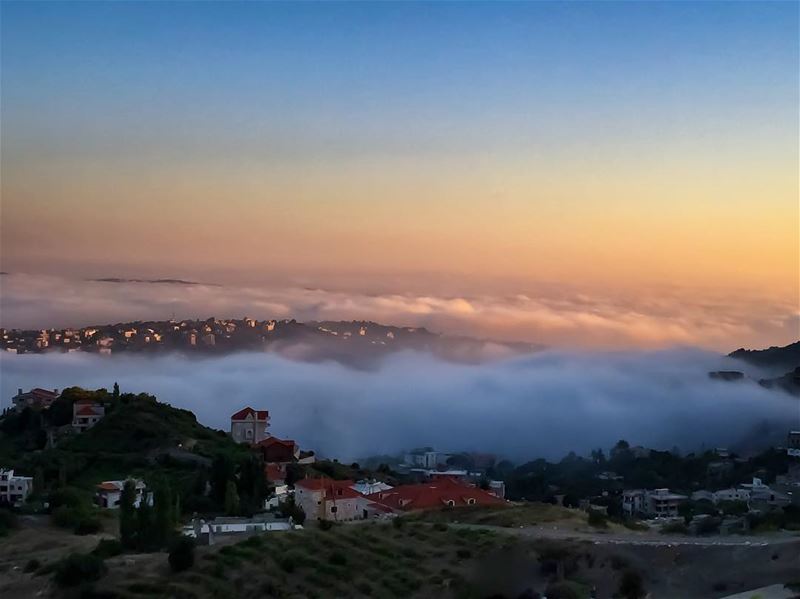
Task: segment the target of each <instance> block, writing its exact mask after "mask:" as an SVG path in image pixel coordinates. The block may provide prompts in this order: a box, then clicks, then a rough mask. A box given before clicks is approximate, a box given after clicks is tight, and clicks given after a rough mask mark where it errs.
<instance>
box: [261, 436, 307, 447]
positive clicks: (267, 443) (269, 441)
mask: <svg viewBox="0 0 800 599" xmlns="http://www.w3.org/2000/svg"><path fill="white" fill-rule="evenodd" d="M256 445H258V446H260V447H271V446H272V445H285V446H286V447H291V448H292V449H294V447H295V446H296V445H297V443H295V442H294V440H293V439H278V437H267V438H266V439H263V440H262V441H259V442H258V443H256Z"/></svg>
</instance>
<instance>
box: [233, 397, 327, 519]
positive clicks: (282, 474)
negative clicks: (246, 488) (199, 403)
mask: <svg viewBox="0 0 800 599" xmlns="http://www.w3.org/2000/svg"><path fill="white" fill-rule="evenodd" d="M269 426H270V416H269V411H267V410H254V409H253V408H251V407H249V406H248V407H246V408H242V409H241V410H239V411H238V412H236V413H235V414H233V415H231V432H230V434H231V437H232V438H233V440H234V441H236V442H237V443H247V444H249V445H250V446H251V447H252V448H253V449H254V450H255V451H258V452H259V453H260V454H261V457H262V458H263V460H264V475H265V476H266V479H267V480H268V481H269V482H270V483H272V485H273V488H274V489H273V493H272V496H271V497H269V498H268V499H267V500H266V502H265V505H264V507H265V509H274V508H276V507H278V506H279V505H280V504H281V503H283V502H284V501H286V500H287V499H288V498H289V497H290V490H289V486H288V485H287V484H286V470H287V467H288V466H289V465H290V464H313V463H314V461H315V459H316V458H315V456H314V452H310V451H301V450H300V446H299V445H298V444H297V443H296V442H295V441H294V440H293V439H280V438H278V437H276V436H274V435H272V434H271V433H270V432H269Z"/></svg>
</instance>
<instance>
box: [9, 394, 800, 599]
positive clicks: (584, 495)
mask: <svg viewBox="0 0 800 599" xmlns="http://www.w3.org/2000/svg"><path fill="white" fill-rule="evenodd" d="M279 427H280V423H273V422H272V419H271V416H270V413H269V410H267V409H264V407H263V406H258V407H256V408H253V407H249V406H247V407H243V408H241V409H238V410H236V411H234V412H233V413H232V414H231V415H230V425H229V429H228V430H227V431H215V430H213V429H209V428H206V427H204V426H202V425H201V424H200V423H198V422H197V420H196V418H195V416H194V415H193V414H192V413H191V412H188V411H186V410H178V409H175V408H172V407H170V406H169V405H168V404H165V403H161V402H159V401H158V400H157V399H156V398H154V397H152V396H150V395H147V394H131V393H123V392H121V390H120V389H119V387H118V386H117V385H116V384H115V385H114V386H113V388H112V390H111V391H108V390H106V389H98V390H95V391H89V390H85V389H81V388H77V387H71V388H67V389H64V390H58V389H41V388H36V389H31V390H27V391H26V390H23V389H19V390H18V393H17V394H16V395H15V396H14V397H13V398H12V407H11V408H10V409H8V410H7V411H6V412H4V413H3V415H2V417H1V418H0V505H1V506H3V508H0V509H2V511H0V514H2V518H1V519H0V524H1V525H2V526H0V531H2V532H0V534H2V533H5V534H7V535H11V537H10V538H11V539H14V538H16V539H22V538H24V535H23V533H25V534H27V535H28V536H32V537H35V536H36V535H38V534H41V531H42V530H48V529H42V528H41V525H38V526H39V528H36V529H30V528H24V527H25V526H27V525H26V524H25V523H26V522H28V521H29V520H28V519H31V518H32V519H34V520H31V522H33V521H42V522H48V523H49V524H48V526H49V527H52V530H53V531H63V532H61V533H59V534H62V535H67V536H68V538H69V535H72V538H75V539H79V540H81V539H89V538H96V539H98V541H97V542H98V543H99V544H98V547H97V548H95V549H96V550H95V551H92V552H89V553H85V552H83V553H82V552H80V551H78V552H73V553H71V554H68V555H65V556H62V557H59V558H58V559H55V558H52V557H51V556H48V558H47V559H48V563H47V564H46V565H45V564H44V563H42V559H40V558H39V557H36V558H31V559H35V560H36V561H35V562H31V563H29V564H24V566H25V567H26V568H28V569H30V571H31V572H32V573H33V574H36V573H37V572H39V570H42V575H45V574H53V577H52V581H53V584H54V585H55V586H52V588H51V587H48V588H50V590H52V591H53V592H55V593H58V592H61V591H60V590H59V589H64V588H66V589H69V588H73V587H75V585H77V586H79V587H81V588H83V587H85V586H86V580H84V578H85V576H84V574H82V572H84V570H86V569H89V570H91V572H90V574H87V575H86V576H88V577H89V578H88V579H87V580H91V579H95V580H98V581H99V580H101V579H103V580H104V581H105V583H103V584H108V585H112V586H114V585H117V582H114V581H115V580H116V578H115V577H114V575H109V576H108V577H106V575H105V573H106V571H107V570H108V569H109V568H111V570H112V574H113V572H116V571H117V570H116V568H117V566H118V563H117V562H116V561H114V560H115V559H117V558H116V557H115V556H117V555H122V556H125V555H147V556H155V555H158V554H159V553H161V552H165V551H166V552H167V557H168V558H169V560H168V561H169V563H170V567H171V568H172V569H173V571H174V572H175V573H177V572H181V571H183V570H185V569H191V568H192V567H193V566H192V565H191V564H193V563H194V560H195V557H194V554H195V551H200V549H199V548H201V547H207V548H208V549H207V550H206V551H211V552H212V553H208V554H207V555H209V556H216V555H220V556H226V555H229V554H230V551H233V550H232V549H231V547H232V545H231V543H234V544H235V545H233V546H238V545H239V544H240V543H246V544H248V545H246V546H248V547H251V548H252V547H256V546H261V544H262V543H264V542H265V541H263V540H261V538H262V537H261V536H260V535H266V537H265V538H274V539H276V540H275V541H274V542H275V543H276V544H278V545H281V546H283V544H284V543H295V542H305V541H302V540H303V539H316V538H317V537H316V536H314V535H317V534H332V535H334V536H332V537H331V539H334V538H338V539H339V541H337V543H341V542H344V541H343V539H344V537H342V538H340V537H337V536H336V535H337V534H339V533H335V532H334V530H333V529H338V527H345V528H343V529H342V531H343V532H342V533H341V534H342V535H345V536H346V533H345V531H346V530H349V527H364V526H367V527H370V528H362V530H364V531H367V530H373V528H371V527H373V526H374V527H377V528H375V529H374V530H375V531H391V532H386V533H385V534H390V535H395V534H406V533H404V532H402V531H403V530H415V531H417V532H415V533H414V534H415V535H416V534H419V535H422V536H423V537H425V536H426V535H440V534H442V535H445V536H446V539H451V538H456V537H451V536H447V535H450V534H451V533H450V532H448V531H451V527H453V526H467V527H468V528H466V529H463V531H462V532H463V534H467V533H469V534H472V533H471V532H470V531H471V530H473V529H471V528H469V527H471V526H476V527H477V528H475V529H474V531H475V533H474V534H479V532H478V531H480V534H483V533H484V530H485V531H486V534H488V533H489V532H491V531H500V532H491V534H492V535H494V534H501V533H502V531H503V530H515V529H519V530H521V531H530V534H535V535H539V536H542V538H550V539H551V541H549V542H556V541H553V540H552V537H553V535H555V538H556V539H559V541H558V542H564V539H565V538H572V536H575V537H576V538H583V539H598V538H600V539H602V537H603V535H609V534H612V535H623V541H622V542H634V540H635V539H636V538H640V539H651V540H650V541H648V542H654V541H652V539H653V538H654V537H653V536H652V535H655V538H670V539H673V540H672V541H670V542H676V543H683V542H684V541H681V540H680V539H687V541H685V542H687V543H689V542H691V543H700V544H703V543H705V541H704V540H703V539H708V538H711V539H714V538H717V539H730V538H735V537H736V536H737V535H738V536H748V535H751V536H752V535H770V534H779V535H786V534H789V535H791V534H794V533H792V532H791V531H797V530H800V431H790V432H788V434H787V442H786V446H785V447H781V448H773V449H770V450H768V451H766V452H763V453H761V454H758V455H755V456H750V457H740V456H737V455H735V454H733V453H731V452H729V451H728V450H726V449H724V448H716V449H713V450H709V451H705V452H703V453H702V454H688V455H685V456H682V455H680V454H679V453H678V452H677V451H673V452H664V451H655V450H651V449H648V448H644V447H639V446H630V445H629V444H628V443H626V442H625V441H619V442H618V443H617V444H616V445H615V446H614V447H612V448H610V449H609V450H608V451H607V452H606V451H604V450H602V449H598V450H596V451H593V452H592V454H591V455H590V456H587V457H579V456H576V455H575V454H570V455H568V456H566V457H565V458H564V459H562V460H561V461H559V462H556V463H550V462H547V461H545V460H541V459H538V460H533V461H531V462H527V463H525V464H521V465H514V464H512V463H511V462H509V461H508V460H504V459H502V458H498V457H497V456H494V455H491V454H479V453H472V452H463V451H437V450H435V449H434V448H432V447H425V448H418V449H412V450H409V451H407V452H405V453H403V454H401V455H397V456H378V457H373V458H370V457H366V458H365V459H364V460H361V461H360V463H351V464H345V463H340V462H338V461H337V460H336V459H335V458H333V457H330V456H319V455H317V454H316V453H315V451H314V450H313V448H303V447H301V445H300V444H299V443H298V442H297V441H296V440H294V439H288V438H284V437H283V436H278V435H277V434H276V433H277V432H278V430H277V429H279ZM546 522H553V523H554V524H555V526H553V527H552V529H550V528H549V527H548V528H547V529H542V528H541V526H542V523H546ZM386 526H388V528H384V527H386ZM420 526H421V527H422V528H419V527H420ZM21 527H23V529H22V530H18V531H17V532H15V529H20V528H21ZM409 527H410V528H409ZM456 530H457V529H455V528H453V529H452V531H456ZM26 531H27V532H26ZM770 531H773V532H770ZM776 531H778V532H776ZM780 531H783V532H780ZM48 534H54V533H48ZM382 534H383V533H382ZM282 535H289V536H282ZM307 535H312V536H310V537H309V536H307ZM631 535H633V536H632V537H631ZM636 535H639V536H638V537H637V536H636ZM487 538H489V537H487ZM491 538H494V537H491ZM514 538H516V537H514ZM537 538H538V537H537ZM765 538H772V537H769V536H767V537H765ZM778 538H780V539H784V540H782V541H780V542H781V543H783V542H785V538H786V537H783V536H781V537H778ZM253 539H255V540H253ZM286 539H298V540H297V541H287V540H286ZM446 539H444V538H443V539H441V540H442V542H445V541H446ZM624 539H629V540H628V541H625V540H624ZM630 539H634V540H630ZM675 539H677V540H675ZM688 539H701V540H700V541H688ZM266 542H267V543H269V541H266ZM724 542H726V543H727V542H729V541H724ZM748 542H749V541H748ZM70 543H71V542H67V545H69V544H70ZM80 543H81V544H80V546H85V544H82V543H83V542H82V541H80ZM475 543H477V545H475ZM481 543H482V541H480V540H479V539H477V538H476V539H472V540H468V541H466V542H465V544H462V546H461V547H460V549H457V550H456V554H457V555H456V561H457V563H458V564H460V566H459V567H463V568H467V564H469V563H471V561H470V560H473V559H477V557H476V556H478V555H479V554H480V552H479V551H477V548H478V547H479V546H480V547H484V545H482V544H481ZM490 545H491V543H488V542H487V543H486V544H485V547H489V546H490ZM670 546H671V545H670ZM101 547H102V549H101ZM195 548H198V549H195ZM217 551H220V552H221V553H219V554H217V553H216V552H217ZM354 551H355V550H354ZM398 551H401V550H400V549H398ZM402 551H408V552H409V555H411V554H412V553H414V552H417V551H418V549H416V548H411V546H409V547H407V548H406V549H403V550H402ZM538 551H539V552H540V553H539V554H537V555H540V558H539V559H540V561H541V560H542V559H545V558H542V557H541V551H543V550H542V549H541V548H540V549H539V550H538ZM104 552H110V553H111V554H112V555H108V556H107V555H105V553H104ZM203 555H206V554H203ZM354 555H355V554H352V555H350V557H348V554H347V552H344V554H343V557H342V558H331V559H333V560H334V561H338V562H341V563H338V564H331V566H330V567H332V568H334V569H335V570H336V571H337V572H339V570H341V569H342V568H345V565H346V564H348V563H351V562H352V560H353V559H355V558H354V557H353V556H354ZM559 555H561V554H559ZM565 555H566V554H565ZM8 559H12V558H8ZM129 559H131V558H129ZM141 559H144V558H141ZM147 559H148V560H149V559H150V558H147ZM209 559H212V557H209ZM214 559H216V558H214ZM225 559H228V558H225ZM274 559H275V560H277V561H276V563H277V565H278V566H279V567H280V568H282V569H283V570H282V571H283V575H282V578H281V580H284V579H285V580H284V583H285V585H288V587H292V588H295V587H294V586H293V585H295V586H296V585H298V584H299V585H300V586H301V587H302V586H303V585H304V584H306V585H307V584H308V580H306V579H302V580H304V581H305V582H298V580H299V579H298V578H297V576H296V575H295V570H298V571H305V570H304V569H303V567H302V560H300V561H297V560H298V559H299V558H296V559H295V561H297V563H293V564H292V565H289V564H288V563H286V562H284V561H281V560H282V559H283V558H281V557H280V556H278V555H276V556H275V558H274ZM359 559H362V558H359ZM363 559H367V558H366V557H363ZM548 559H549V558H548ZM554 559H555V558H554ZM564 559H566V558H558V559H555V562H556V563H555V566H554V567H555V570H549V569H548V568H550V566H547V567H546V568H545V567H544V566H543V569H542V571H541V572H539V574H537V575H536V577H534V578H533V579H531V580H532V581H534V582H535V580H539V581H540V583H536V584H534V582H531V581H529V582H528V583H527V586H526V588H529V590H531V592H532V593H533V592H537V593H539V592H546V590H547V589H548V588H549V589H550V593H549V594H548V595H547V596H548V597H549V596H556V597H559V596H565V597H571V595H568V594H565V595H559V594H557V593H558V592H559V591H558V589H559V588H561V587H564V588H572V587H575V586H576V585H578V584H579V583H578V582H577V581H579V580H583V579H585V580H595V578H596V580H595V583H593V585H590V586H592V587H596V588H589V587H586V588H587V589H588V591H587V592H591V593H594V595H593V596H609V597H610V596H611V594H612V593H618V594H617V596H622V597H644V594H639V591H638V590H637V589H643V588H644V587H645V586H646V585H647V584H649V583H651V582H652V581H650V579H649V576H650V573H649V572H648V570H647V568H646V567H644V566H642V567H633V566H630V567H629V566H625V567H620V568H618V570H619V571H618V572H617V571H615V572H614V574H613V575H605V576H599V574H597V573H593V572H589V571H588V570H585V568H586V566H581V568H582V569H581V571H582V572H583V573H584V575H583V578H581V577H576V574H575V571H573V570H574V567H573V566H569V565H568V564H567V563H566V562H564V561H563V560H564ZM342 560H344V561H342ZM348 560H350V561H348ZM545 561H546V560H545ZM173 562H174V563H173ZM147 563H150V562H149V561H148V562H147ZM185 563H189V565H185ZM220 563H222V562H220ZM547 563H550V562H549V561H548V562H547ZM115 564H116V565H115ZM182 564H184V565H185V567H184V565H182ZM0 565H2V552H0ZM778 565H779V566H780V564H778ZM215 567H217V568H223V570H219V571H216V570H215V572H217V574H214V576H218V577H222V578H225V577H226V576H228V575H229V572H228V571H227V570H224V566H215ZM408 567H411V565H410V564H409V566H408ZM565 567H566V568H567V570H566V571H565V570H563V568H565ZM575 567H577V566H575ZM770 567H771V568H772V567H777V566H775V565H771V566H770ZM337 568H338V569H337ZM571 569H572V570H571ZM75 572H78V573H79V574H75ZM570 572H571V574H570ZM340 574H341V573H340ZM341 575H343V576H344V574H341ZM452 576H453V578H452V579H451V578H448V577H443V576H440V577H439V578H431V579H430V580H429V581H428V583H430V584H432V585H433V587H430V586H429V585H428V583H425V585H426V586H425V588H428V590H431V588H433V589H435V588H448V589H449V588H451V587H450V586H449V585H451V584H452V585H455V586H458V585H459V584H461V585H467V586H469V584H472V583H470V582H469V580H467V579H468V578H469V576H468V575H467V572H466V570H464V571H463V572H461V573H460V574H453V575H452ZM465 576H466V579H465V578H464V577H465ZM765 576H766V574H765ZM593 577H594V578H593ZM440 579H441V580H440ZM1 580H2V578H0V581H1ZM38 580H39V579H38V578H37V577H36V576H33V578H31V577H27V578H25V577H22V575H20V578H19V579H17V580H16V582H15V584H22V585H23V586H25V585H27V584H34V583H36V582H37V581H38ZM48 580H49V579H48ZM392 580H394V579H392ZM431 581H432V582H431ZM626 581H627V582H626ZM112 582H113V584H112ZM473 582H474V581H473ZM623 583H624V584H623ZM98 584H99V583H98ZM276 584H277V583H276ZM320 584H322V583H320ZM365 584H366V583H365ZM393 584H394V585H399V586H397V589H401V588H403V589H406V590H407V591H409V592H408V594H411V595H413V594H414V592H411V591H413V590H414V589H413V588H412V587H414V588H416V583H414V584H413V585H412V587H408V588H406V587H403V586H402V584H400V583H398V582H397V581H396V580H395V582H391V583H390V582H387V585H389V588H391V587H392V585H393ZM443 584H445V585H448V586H446V587H442V586H441V585H443ZM709 584H710V583H709ZM741 584H745V583H744V582H742V583H741ZM537 585H538V587H539V588H538V589H536V588H534V587H537ZM559 585H560V586H559ZM624 585H631V589H633V590H631V591H630V593H628V594H619V588H620V587H621V586H624ZM720 585H721V583H719V584H718V585H717V586H718V588H717V590H716V591H714V593H713V594H712V595H709V596H720V597H721V596H724V593H723V590H724V589H723V587H722V586H720ZM288 587H287V588H288ZM9 588H12V587H9ZM13 588H16V587H13ZM365 588H366V587H365ZM420 588H421V587H420ZM727 588H728V586H725V589H727ZM0 589H2V586H0ZM598 589H600V590H599V591H598ZM603 589H605V590H606V591H607V593H606V594H603V593H604V590H603ZM523 590H524V589H523ZM398 592H399V593H400V594H399V595H398V594H397V593H394V594H395V595H397V596H406V595H407V593H406V592H405V591H398ZM564 592H565V593H566V591H564ZM642 592H644V591H642ZM598 593H599V594H598ZM370 594H371V593H366V592H358V593H356V595H358V596H369V595H370ZM301 595H302V596H311V595H313V593H306V594H305V595H303V594H302V593H301ZM120 596H122V595H120ZM170 596H179V595H170ZM187 596H189V595H187ZM514 596H515V597H516V595H514ZM530 596H536V595H530ZM576 596H577V597H581V596H582V595H581V594H578V595H576ZM587 596H588V595H587Z"/></svg>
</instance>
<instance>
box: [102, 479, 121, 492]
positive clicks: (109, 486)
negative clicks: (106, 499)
mask: <svg viewBox="0 0 800 599" xmlns="http://www.w3.org/2000/svg"><path fill="white" fill-rule="evenodd" d="M97 488H98V489H100V490H101V491H119V490H120V488H119V487H118V486H117V484H116V483H113V482H110V481H109V482H104V483H100V484H99V485H97Z"/></svg>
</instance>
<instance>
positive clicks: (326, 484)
mask: <svg viewBox="0 0 800 599" xmlns="http://www.w3.org/2000/svg"><path fill="white" fill-rule="evenodd" d="M352 485H353V481H352V480H333V479H332V478H304V479H301V480H298V481H297V482H296V483H294V486H295V487H297V486H301V487H303V488H304V489H308V490H309V491H324V493H325V499H354V498H357V497H363V495H361V494H360V493H358V492H356V491H355V490H353V489H351V486H352Z"/></svg>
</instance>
